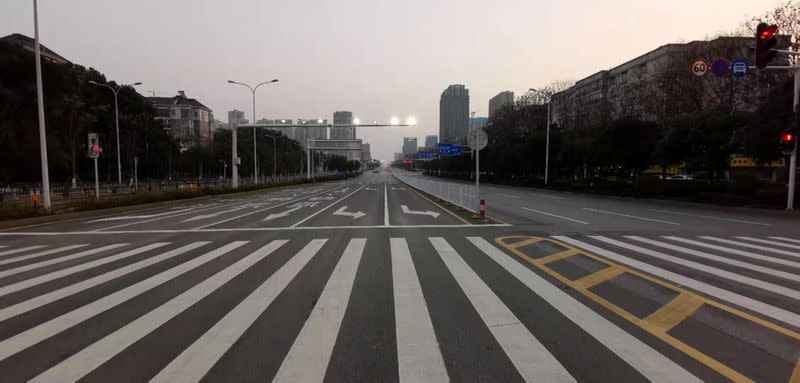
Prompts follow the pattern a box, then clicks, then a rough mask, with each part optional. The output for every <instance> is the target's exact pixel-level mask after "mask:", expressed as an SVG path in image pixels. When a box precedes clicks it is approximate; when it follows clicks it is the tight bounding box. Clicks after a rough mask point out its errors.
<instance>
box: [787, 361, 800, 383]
mask: <svg viewBox="0 0 800 383" xmlns="http://www.w3.org/2000/svg"><path fill="white" fill-rule="evenodd" d="M789 383H800V358H797V363H795V365H794V371H793V372H792V377H791V378H789Z"/></svg>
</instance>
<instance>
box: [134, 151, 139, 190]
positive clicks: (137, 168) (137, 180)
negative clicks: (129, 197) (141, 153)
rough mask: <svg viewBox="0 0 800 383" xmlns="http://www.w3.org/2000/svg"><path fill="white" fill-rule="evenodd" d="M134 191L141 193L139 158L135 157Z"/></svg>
mask: <svg viewBox="0 0 800 383" xmlns="http://www.w3.org/2000/svg"><path fill="white" fill-rule="evenodd" d="M133 191H139V157H136V156H134V157H133Z"/></svg>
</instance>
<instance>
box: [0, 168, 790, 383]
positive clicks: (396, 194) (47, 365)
mask: <svg viewBox="0 0 800 383" xmlns="http://www.w3.org/2000/svg"><path fill="white" fill-rule="evenodd" d="M482 192H483V193H484V195H485V198H486V199H487V201H488V206H487V210H488V213H489V215H490V216H491V217H493V218H496V219H497V220H499V221H501V222H502V223H496V222H490V223H487V222H479V221H476V220H472V219H470V218H469V216H468V215H465V214H464V213H463V212H459V211H454V210H453V208H452V207H448V206H447V205H446V204H443V203H441V202H439V201H437V200H435V199H433V198H428V197H426V196H425V195H423V194H420V193H419V192H417V191H416V190H414V189H412V188H409V187H407V186H406V185H404V184H402V183H400V182H399V181H398V180H396V179H395V178H394V177H393V176H392V175H391V174H390V173H388V172H386V171H384V172H382V173H380V174H374V173H367V174H365V175H362V176H360V177H357V178H353V179H350V180H347V181H338V182H326V183H313V184H306V185H301V186H293V187H289V188H281V189H275V190H271V191H265V192H263V193H255V194H253V193H250V194H247V195H246V196H245V195H242V196H235V197H231V198H218V199H213V200H206V202H202V203H197V202H191V201H187V202H185V203H180V204H177V205H174V206H170V207H166V208H165V207H160V208H143V209H136V210H133V211H129V212H125V213H115V214H103V213H101V212H99V213H98V215H97V216H94V217H92V218H80V219H70V218H69V217H63V218H54V220H53V222H49V223H45V224H37V225H31V226H21V227H15V228H11V229H7V230H3V231H1V232H0V381H2V382H21V381H34V382H72V381H79V380H80V381H82V382H147V381H152V382H194V381H200V380H202V381H204V382H256V381H258V382H263V381H279V382H284V381H285V382H320V381H327V382H444V381H454V382H519V381H527V382H574V381H580V382H646V381H654V382H694V381H712V382H717V381H741V382H748V381H759V382H761V381H763V382H798V381H800V362H799V360H800V303H799V302H800V226H798V223H800V216H798V215H796V214H790V213H785V212H781V211H763V210H756V209H739V208H721V207H710V206H705V205H697V204H683V203H675V202H664V201H645V200H632V199H623V198H610V197H592V196H585V195H578V194H570V193H554V192H547V191H540V190H534V189H523V188H512V187H500V186H489V185H485V186H482Z"/></svg>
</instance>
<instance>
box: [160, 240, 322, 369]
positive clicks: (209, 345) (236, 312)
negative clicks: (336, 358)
mask: <svg viewBox="0 0 800 383" xmlns="http://www.w3.org/2000/svg"><path fill="white" fill-rule="evenodd" d="M325 242H327V239H314V240H311V242H309V243H308V244H307V245H306V246H305V247H303V249H302V250H300V252H298V253H297V254H296V255H295V256H294V257H292V258H291V259H290V260H289V261H288V262H286V264H284V265H283V266H281V268H280V269H278V271H276V272H275V273H274V274H272V276H270V277H269V278H268V279H267V280H266V281H264V283H262V284H261V285H260V286H258V288H256V289H255V290H253V292H252V293H250V295H248V296H247V298H245V299H244V300H243V301H241V302H240V303H239V304H238V305H236V307H234V308H233V310H231V311H230V312H228V314H226V315H225V316H224V317H223V318H222V319H220V320H219V321H218V322H217V323H215V324H214V326H212V327H211V328H210V329H209V330H208V331H206V332H205V334H203V335H202V336H201V337H200V338H198V339H197V340H196V341H194V343H192V345H191V346H189V347H187V348H186V349H185V350H183V352H181V354H180V355H178V357H176V358H175V359H174V360H172V362H170V363H169V364H168V365H167V366H166V367H164V369H163V370H161V372H159V373H158V374H157V375H156V376H155V377H153V379H151V380H150V382H153V383H155V382H174V383H177V382H187V383H188V382H199V381H200V380H201V379H202V378H203V376H205V375H206V374H207V373H208V371H209V370H211V368H212V367H214V364H216V363H217V361H219V359H220V358H222V356H223V355H224V354H225V352H227V351H228V349H230V348H231V346H233V344H234V343H236V341H237V340H238V339H239V338H241V336H242V335H243V334H244V333H245V331H247V329H248V328H250V326H252V325H253V323H255V321H256V319H258V317H259V316H261V314H262V313H263V312H264V311H265V310H266V309H267V308H268V307H269V306H270V305H271V304H272V302H273V301H274V300H275V298H277V297H278V295H280V294H281V292H282V291H283V290H284V289H285V288H286V286H288V285H289V283H290V282H291V281H292V280H293V279H294V278H295V277H296V276H297V274H299V273H300V271H301V270H302V269H303V268H304V267H305V266H306V264H308V262H309V261H310V260H311V259H312V258H313V257H314V255H315V254H317V252H318V251H319V250H320V249H321V248H322V246H323V245H324V244H325Z"/></svg>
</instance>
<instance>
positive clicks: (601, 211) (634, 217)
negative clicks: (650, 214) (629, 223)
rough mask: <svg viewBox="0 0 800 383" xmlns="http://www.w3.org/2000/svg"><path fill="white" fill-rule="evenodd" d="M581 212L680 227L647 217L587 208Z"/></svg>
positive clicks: (675, 223) (677, 224) (673, 223)
mask: <svg viewBox="0 0 800 383" xmlns="http://www.w3.org/2000/svg"><path fill="white" fill-rule="evenodd" d="M583 210H589V211H593V212H597V213H603V214H611V215H618V216H620V217H627V218H633V219H641V220H643V221H650V222H659V223H665V224H667V225H676V226H680V224H679V223H677V222H670V221H662V220H660V219H653V218H647V217H639V216H637V215H629V214H622V213H615V212H613V211H606V210H597V209H592V208H588V207H585V208H583Z"/></svg>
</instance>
